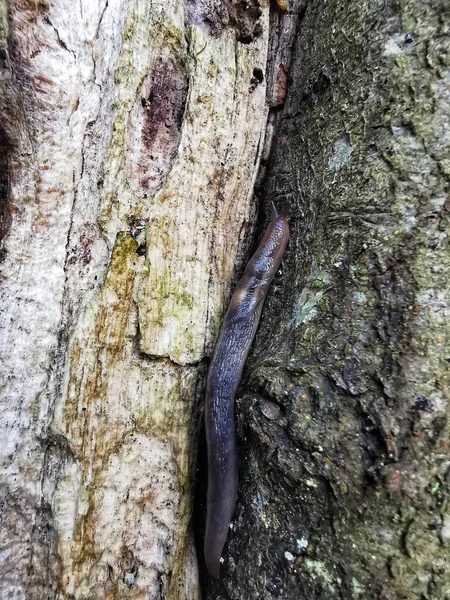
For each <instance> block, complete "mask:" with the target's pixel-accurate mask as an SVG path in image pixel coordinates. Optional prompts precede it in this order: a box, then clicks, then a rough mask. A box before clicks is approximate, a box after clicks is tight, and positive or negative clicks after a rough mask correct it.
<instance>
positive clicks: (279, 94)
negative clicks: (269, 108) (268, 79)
mask: <svg viewBox="0 0 450 600" xmlns="http://www.w3.org/2000/svg"><path fill="white" fill-rule="evenodd" d="M286 89H287V73H286V69H285V68H284V65H283V63H281V64H280V66H279V68H278V77H277V87H276V90H275V104H276V106H281V105H282V104H284V99H285V98H286Z"/></svg>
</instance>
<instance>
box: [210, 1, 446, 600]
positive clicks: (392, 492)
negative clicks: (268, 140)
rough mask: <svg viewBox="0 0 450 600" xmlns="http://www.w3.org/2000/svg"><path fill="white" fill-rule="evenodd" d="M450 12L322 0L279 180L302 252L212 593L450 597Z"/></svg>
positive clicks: (261, 335)
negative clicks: (222, 565)
mask: <svg viewBox="0 0 450 600" xmlns="http://www.w3.org/2000/svg"><path fill="white" fill-rule="evenodd" d="M449 23H450V5H449V3H448V2H429V1H421V0H418V1H417V2H400V3H397V2H390V1H389V0H388V1H387V2H356V1H350V2H348V1H345V2H343V1H342V0H329V1H318V2H309V3H308V7H307V10H306V12H305V15H304V18H303V20H302V24H301V29H300V31H299V35H298V39H297V43H296V48H295V52H294V58H293V67H292V72H291V81H290V85H289V88H288V94H287V99H286V105H285V108H284V111H283V115H282V120H281V124H280V127H279V130H278V131H277V134H276V142H275V145H274V150H273V154H272V156H271V160H270V169H269V173H268V177H267V179H266V182H265V184H264V192H265V197H266V201H267V202H269V201H270V200H272V201H274V202H275V203H276V204H280V203H282V202H283V201H285V200H289V201H290V202H291V205H292V206H293V210H292V213H293V214H292V220H291V231H292V235H291V241H290V245H289V247H288V250H287V253H286V255H285V260H284V267H283V272H282V273H280V274H279V276H278V277H277V279H276V281H275V285H274V288H273V290H272V293H271V294H270V295H269V299H268V303H267V304H266V306H265V309H264V311H263V316H262V322H261V326H260V329H259V331H258V334H257V337H256V343H255V344H254V347H253V351H252V353H251V356H250V358H249V361H248V363H247V369H246V373H247V374H246V380H245V383H244V385H243V387H242V394H241V398H240V399H239V401H238V415H239V425H240V437H239V439H240V448H241V486H240V494H239V498H238V511H237V517H236V523H235V526H234V528H233V531H232V532H231V535H230V541H229V546H228V552H227V555H226V556H225V565H226V566H225V569H224V572H225V573H226V574H225V576H224V579H223V581H222V582H221V583H220V584H216V585H213V586H211V587H209V590H208V594H207V596H206V597H207V598H211V599H212V598H214V599H216V598H221V599H222V598H223V599H225V598H232V599H236V600H237V599H238V598H239V599H240V598H246V599H256V598H258V599H269V598H270V599H272V598H283V600H290V599H294V598H295V599H296V600H298V599H300V598H301V599H305V600H306V599H308V600H312V599H319V598H320V599H331V598H341V599H355V600H356V599H364V600H371V599H377V600H378V599H379V600H381V599H384V600H394V599H395V600H397V599H405V600H406V599H408V600H416V599H417V600H419V599H421V600H424V599H427V600H443V599H445V598H449V597H450V560H449V559H450V550H449V543H450V513H449V483H450V481H449V473H450V470H449V467H450V461H449V459H450V451H449V440H450V431H449V423H448V416H447V415H448V403H449V400H450V397H449V362H450V329H449V322H450V321H449V316H450V291H449V281H450V277H449V276H450V249H449V237H448V236H449V231H450V196H449V191H450V187H449V184H450V181H449V176H450V170H449V167H450V162H449V159H450V128H449V122H450V121H449V117H450V70H449V65H450V61H449V57H450V31H449Z"/></svg>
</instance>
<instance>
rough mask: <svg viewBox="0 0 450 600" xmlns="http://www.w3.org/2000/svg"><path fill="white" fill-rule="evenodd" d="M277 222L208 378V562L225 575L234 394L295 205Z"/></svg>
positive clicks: (252, 267) (232, 497)
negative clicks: (223, 556)
mask: <svg viewBox="0 0 450 600" xmlns="http://www.w3.org/2000/svg"><path fill="white" fill-rule="evenodd" d="M273 210H274V215H273V218H272V221H271V222H270V224H269V227H268V228H267V231H266V233H265V234H264V237H263V239H262V241H261V243H260V245H259V247H258V250H257V251H256V252H255V254H254V255H253V256H252V258H251V260H250V262H249V263H248V265H247V267H246V269H245V273H244V275H243V277H242V279H241V280H240V281H239V283H238V285H237V287H236V290H235V292H234V294H233V296H232V298H231V302H230V306H229V307H228V310H227V313H226V315H225V318H224V321H223V323H222V328H221V330H220V333H219V338H218V340H217V343H216V348H215V350H214V355H213V358H212V361H211V365H210V368H209V372H208V379H207V382H206V402H205V427H206V441H207V445H208V506H207V518H206V533H205V548H204V551H205V562H206V568H207V569H208V573H209V574H210V575H212V576H213V577H219V573H220V557H221V554H222V550H223V547H224V545H225V541H226V539H227V535H228V528H229V525H230V521H231V518H232V516H233V512H234V507H235V504H236V498H237V487H238V458H237V440H236V425H235V420H234V397H235V394H236V391H237V388H238V385H239V382H240V380H241V376H242V370H243V368H244V364H245V361H246V359H247V355H248V351H249V349H250V346H251V344H252V341H253V338H254V337H255V333H256V329H257V327H258V323H259V318H260V316H261V311H262V307H263V304H264V300H265V299H266V296H267V291H268V289H269V286H270V284H271V283H272V280H273V278H274V276H275V273H276V272H277V269H278V267H279V266H280V263H281V259H282V258H283V254H284V251H285V249H286V246H287V243H288V240H289V225H288V215H289V205H286V207H285V208H284V210H283V212H282V213H281V214H278V212H277V211H276V209H275V207H274V209H273Z"/></svg>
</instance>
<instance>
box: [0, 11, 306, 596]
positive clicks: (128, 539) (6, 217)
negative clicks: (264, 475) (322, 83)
mask: <svg viewBox="0 0 450 600" xmlns="http://www.w3.org/2000/svg"><path fill="white" fill-rule="evenodd" d="M0 7H1V27H0V37H1V40H0V44H1V56H0V58H1V61H2V62H1V83H0V85H1V94H0V97H1V103H2V104H1V111H2V116H3V119H2V124H1V130H0V139H1V142H2V144H1V149H0V154H1V156H0V163H1V167H2V169H1V181H0V194H1V234H2V238H3V242H2V256H1V258H2V261H3V263H2V268H3V276H2V282H1V285H2V291H1V298H2V311H1V324H2V347H1V355H2V375H3V378H2V392H3V403H4V404H3V406H4V408H3V410H2V412H1V416H0V430H1V435H2V440H3V444H2V447H1V455H2V459H3V463H4V468H3V471H2V474H1V486H2V508H3V514H2V517H3V524H2V529H1V545H2V555H1V556H2V560H1V562H0V595H1V596H2V597H5V598H6V597H12V596H14V597H15V598H38V599H42V598H56V597H57V598H73V599H81V598H121V599H122V598H198V597H199V584H198V568H197V560H196V555H195V548H194V544H193V536H192V528H191V513H192V500H193V494H192V491H193V487H194V481H195V477H194V470H195V465H196V455H197V443H198V430H199V426H200V422H201V394H202V390H203V382H204V375H205V367H206V362H205V361H206V360H207V357H208V356H209V355H210V354H211V351H212V347H213V343H214V339H215V335H216V333H217V331H218V328H219V326H220V319H221V317H222V315H223V313H224V310H225V307H226V302H227V300H228V298H229V294H230V290H231V283H232V279H233V276H234V272H235V265H238V266H240V265H241V264H242V259H243V257H244V256H245V254H246V251H247V248H248V246H249V243H250V241H251V238H252V232H253V230H254V227H255V215H256V211H255V203H254V202H253V189H254V182H255V179H256V176H257V174H258V171H259V166H260V162H261V157H263V156H266V155H267V148H268V147H269V144H270V139H267V140H266V141H265V130H266V125H267V120H268V117H269V112H270V108H271V105H273V107H274V110H276V106H277V105H278V104H280V103H281V102H282V98H283V92H284V87H285V73H286V69H287V66H288V65H287V62H286V61H287V60H288V48H289V47H290V40H292V38H293V34H294V32H295V27H296V20H297V10H296V9H297V5H295V6H294V8H295V10H293V11H292V12H291V13H290V15H289V16H286V24H287V27H285V29H284V30H283V31H281V30H280V29H279V28H278V26H277V22H278V19H279V9H278V8H277V7H272V8H270V6H269V4H268V2H267V1H265V2H261V3H259V2H257V1H256V0H253V1H251V2H249V3H248V5H245V6H244V5H241V4H240V3H236V2H229V4H223V5H222V4H221V3H219V4H218V5H217V6H214V5H212V6H210V7H208V6H206V5H204V4H203V3H202V2H200V1H199V2H195V1H192V0H190V1H188V2H187V3H186V6H184V4H183V3H180V2H178V0H171V1H170V2H163V1H154V2H149V1H144V0H131V1H126V0H103V1H99V2H93V1H92V0H82V1H81V2H79V3H73V2H71V1H69V0H55V1H54V2H52V3H50V2H48V1H47V0H39V1H35V0H33V1H31V0H11V1H10V3H9V5H8V4H7V3H6V1H5V0H2V1H1V2H0ZM269 25H270V26H269ZM269 31H270V32H271V33H270V36H269ZM269 56H270V64H268V60H269ZM266 73H267V77H269V78H270V79H269V85H267V83H266V82H267V77H266ZM267 98H268V99H269V100H267ZM271 98H272V100H271ZM271 119H272V120H273V118H272V117H271Z"/></svg>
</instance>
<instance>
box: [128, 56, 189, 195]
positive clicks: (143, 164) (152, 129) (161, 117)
mask: <svg viewBox="0 0 450 600" xmlns="http://www.w3.org/2000/svg"><path fill="white" fill-rule="evenodd" d="M186 95H187V77H186V72H185V70H184V67H183V66H182V64H181V63H180V62H177V61H176V59H174V58H173V57H172V56H171V55H170V54H169V52H168V51H167V50H166V49H162V50H161V54H160V55H159V56H157V57H155V59H154V60H153V64H152V66H151V68H150V71H149V73H148V75H147V77H146V78H145V80H144V82H143V84H142V88H141V95H140V102H139V105H138V106H137V107H136V110H137V111H138V113H139V114H138V115H137V118H135V119H134V123H133V122H132V123H131V127H130V130H131V132H130V133H131V135H130V137H129V142H128V143H129V147H130V160H131V162H132V163H134V164H132V166H131V169H132V173H133V175H134V176H133V175H132V179H134V181H136V180H137V183H138V186H139V188H141V189H143V190H145V191H146V192H147V193H151V194H155V193H156V192H157V191H158V190H159V189H161V187H162V186H163V184H164V181H165V178H166V175H167V173H168V172H169V170H170V168H171V165H172V161H173V159H174V157H175V154H176V151H177V148H178V144H179V141H180V135H181V125H182V121H183V113H184V107H185V103H186ZM136 128H137V129H140V131H136ZM136 137H138V138H139V137H140V144H139V149H138V151H137V152H136V147H135V139H136ZM133 146H134V148H133ZM131 155H132V156H133V158H131ZM136 170H137V172H136Z"/></svg>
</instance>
